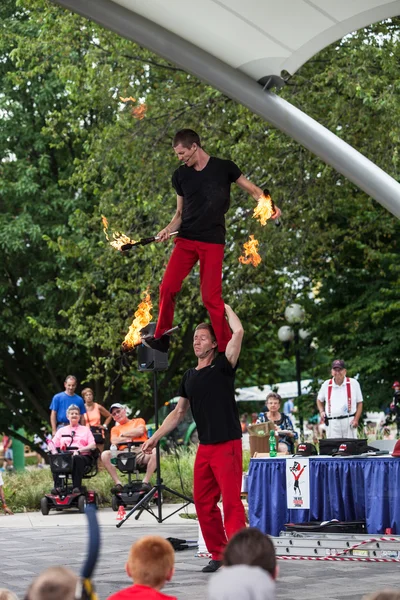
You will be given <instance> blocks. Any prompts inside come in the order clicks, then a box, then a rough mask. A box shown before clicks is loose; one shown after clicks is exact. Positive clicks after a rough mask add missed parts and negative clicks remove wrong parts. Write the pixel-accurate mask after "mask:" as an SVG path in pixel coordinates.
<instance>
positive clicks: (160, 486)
mask: <svg viewBox="0 0 400 600" xmlns="http://www.w3.org/2000/svg"><path fill="white" fill-rule="evenodd" d="M153 352H157V353H158V354H161V353H160V352H158V351H157V350H156V351H153ZM140 364H143V363H141V362H140V358H139V368H140ZM151 364H152V365H153V366H152V368H147V369H143V368H142V369H141V370H152V371H153V399H154V411H155V430H156V431H157V429H158V387H157V371H158V370H162V369H157V366H156V361H153V362H152V363H151ZM164 364H165V363H164ZM167 366H168V365H167ZM156 464H157V468H156V474H157V479H156V484H155V485H154V486H153V487H152V488H151V490H150V491H149V492H147V494H146V495H145V496H143V498H142V499H141V500H139V502H138V503H137V504H136V505H135V506H134V507H133V508H132V509H131V510H130V511H129V512H128V513H126V515H125V517H124V518H123V519H122V520H121V521H120V522H119V523H117V525H116V527H121V526H122V525H123V524H124V523H125V521H127V520H128V519H129V517H131V516H132V515H133V513H135V512H138V511H139V512H138V514H137V515H136V517H135V519H136V521H137V520H138V519H139V517H140V515H141V514H142V512H143V511H144V510H146V511H147V512H148V513H149V514H151V515H152V516H153V517H154V518H155V519H156V521H157V522H158V523H163V521H166V520H167V519H169V517H172V515H174V514H175V513H177V512H179V511H180V510H182V509H183V508H185V507H186V506H188V504H192V503H193V499H192V498H189V497H188V496H185V495H184V494H181V493H180V492H177V491H176V490H173V489H171V488H169V487H168V486H166V485H164V483H163V480H162V478H161V463H160V442H158V443H157V446H156ZM164 491H166V492H169V493H170V494H172V495H173V496H176V497H177V498H181V499H182V500H184V502H185V503H184V504H183V505H181V506H179V508H177V509H176V510H174V512H173V513H171V514H170V515H167V516H166V517H163V515H162V500H163V492H164ZM156 494H157V498H156V499H157V513H155V512H154V511H153V509H152V508H150V506H149V504H150V502H151V500H152V499H153V498H154V496H155V495H156Z"/></svg>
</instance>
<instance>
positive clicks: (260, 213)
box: [253, 194, 275, 225]
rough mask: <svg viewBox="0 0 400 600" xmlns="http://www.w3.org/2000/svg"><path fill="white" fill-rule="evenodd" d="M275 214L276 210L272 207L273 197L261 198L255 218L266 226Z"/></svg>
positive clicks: (254, 213) (254, 214) (256, 208)
mask: <svg viewBox="0 0 400 600" xmlns="http://www.w3.org/2000/svg"><path fill="white" fill-rule="evenodd" d="M274 213H275V210H274V207H273V205H272V200H271V196H269V195H268V196H266V195H265V194H263V195H262V196H260V197H259V199H258V204H257V206H256V207H255V209H254V212H253V218H254V219H258V220H259V221H260V223H261V225H265V224H266V222H267V221H268V219H270V218H271V217H272V215H273V214H274Z"/></svg>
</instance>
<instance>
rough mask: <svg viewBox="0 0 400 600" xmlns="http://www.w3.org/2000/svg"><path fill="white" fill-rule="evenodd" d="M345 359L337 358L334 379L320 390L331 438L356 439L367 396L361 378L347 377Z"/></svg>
mask: <svg viewBox="0 0 400 600" xmlns="http://www.w3.org/2000/svg"><path fill="white" fill-rule="evenodd" d="M346 374H347V370H346V366H345V364H344V361H343V360H341V359H337V360H334V361H333V363H332V369H331V375H332V378H331V379H327V380H326V381H324V383H323V384H322V386H321V389H320V390H319V392H318V397H317V405H318V410H319V414H320V415H321V423H324V424H325V425H328V431H327V435H326V437H327V438H356V437H357V429H358V423H359V420H360V418H361V415H362V412H363V397H362V393H361V388H360V384H359V383H358V381H357V379H353V378H352V377H346Z"/></svg>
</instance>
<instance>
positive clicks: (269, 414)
mask: <svg viewBox="0 0 400 600" xmlns="http://www.w3.org/2000/svg"><path fill="white" fill-rule="evenodd" d="M280 406H281V397H280V395H279V394H276V393H275V392H270V393H269V394H268V396H267V398H266V400H265V408H266V410H265V412H264V411H262V412H260V414H259V415H258V419H257V423H266V422H267V421H271V422H272V423H274V424H275V435H276V441H277V446H278V452H289V453H290V454H293V452H294V442H295V441H296V440H297V438H298V435H297V432H296V431H295V430H294V427H293V423H292V421H291V420H290V418H289V417H288V416H287V415H285V414H284V413H281V412H280Z"/></svg>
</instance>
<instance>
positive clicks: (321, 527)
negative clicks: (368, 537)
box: [285, 519, 367, 533]
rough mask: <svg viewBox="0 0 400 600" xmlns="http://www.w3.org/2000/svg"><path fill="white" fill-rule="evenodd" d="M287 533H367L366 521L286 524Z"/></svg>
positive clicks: (334, 520)
mask: <svg viewBox="0 0 400 600" xmlns="http://www.w3.org/2000/svg"><path fill="white" fill-rule="evenodd" d="M285 529H286V531H298V532H299V533H300V532H302V533H318V532H319V533H367V530H366V527H365V521H337V520H336V519H333V520H332V521H310V522H309V523H285Z"/></svg>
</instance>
